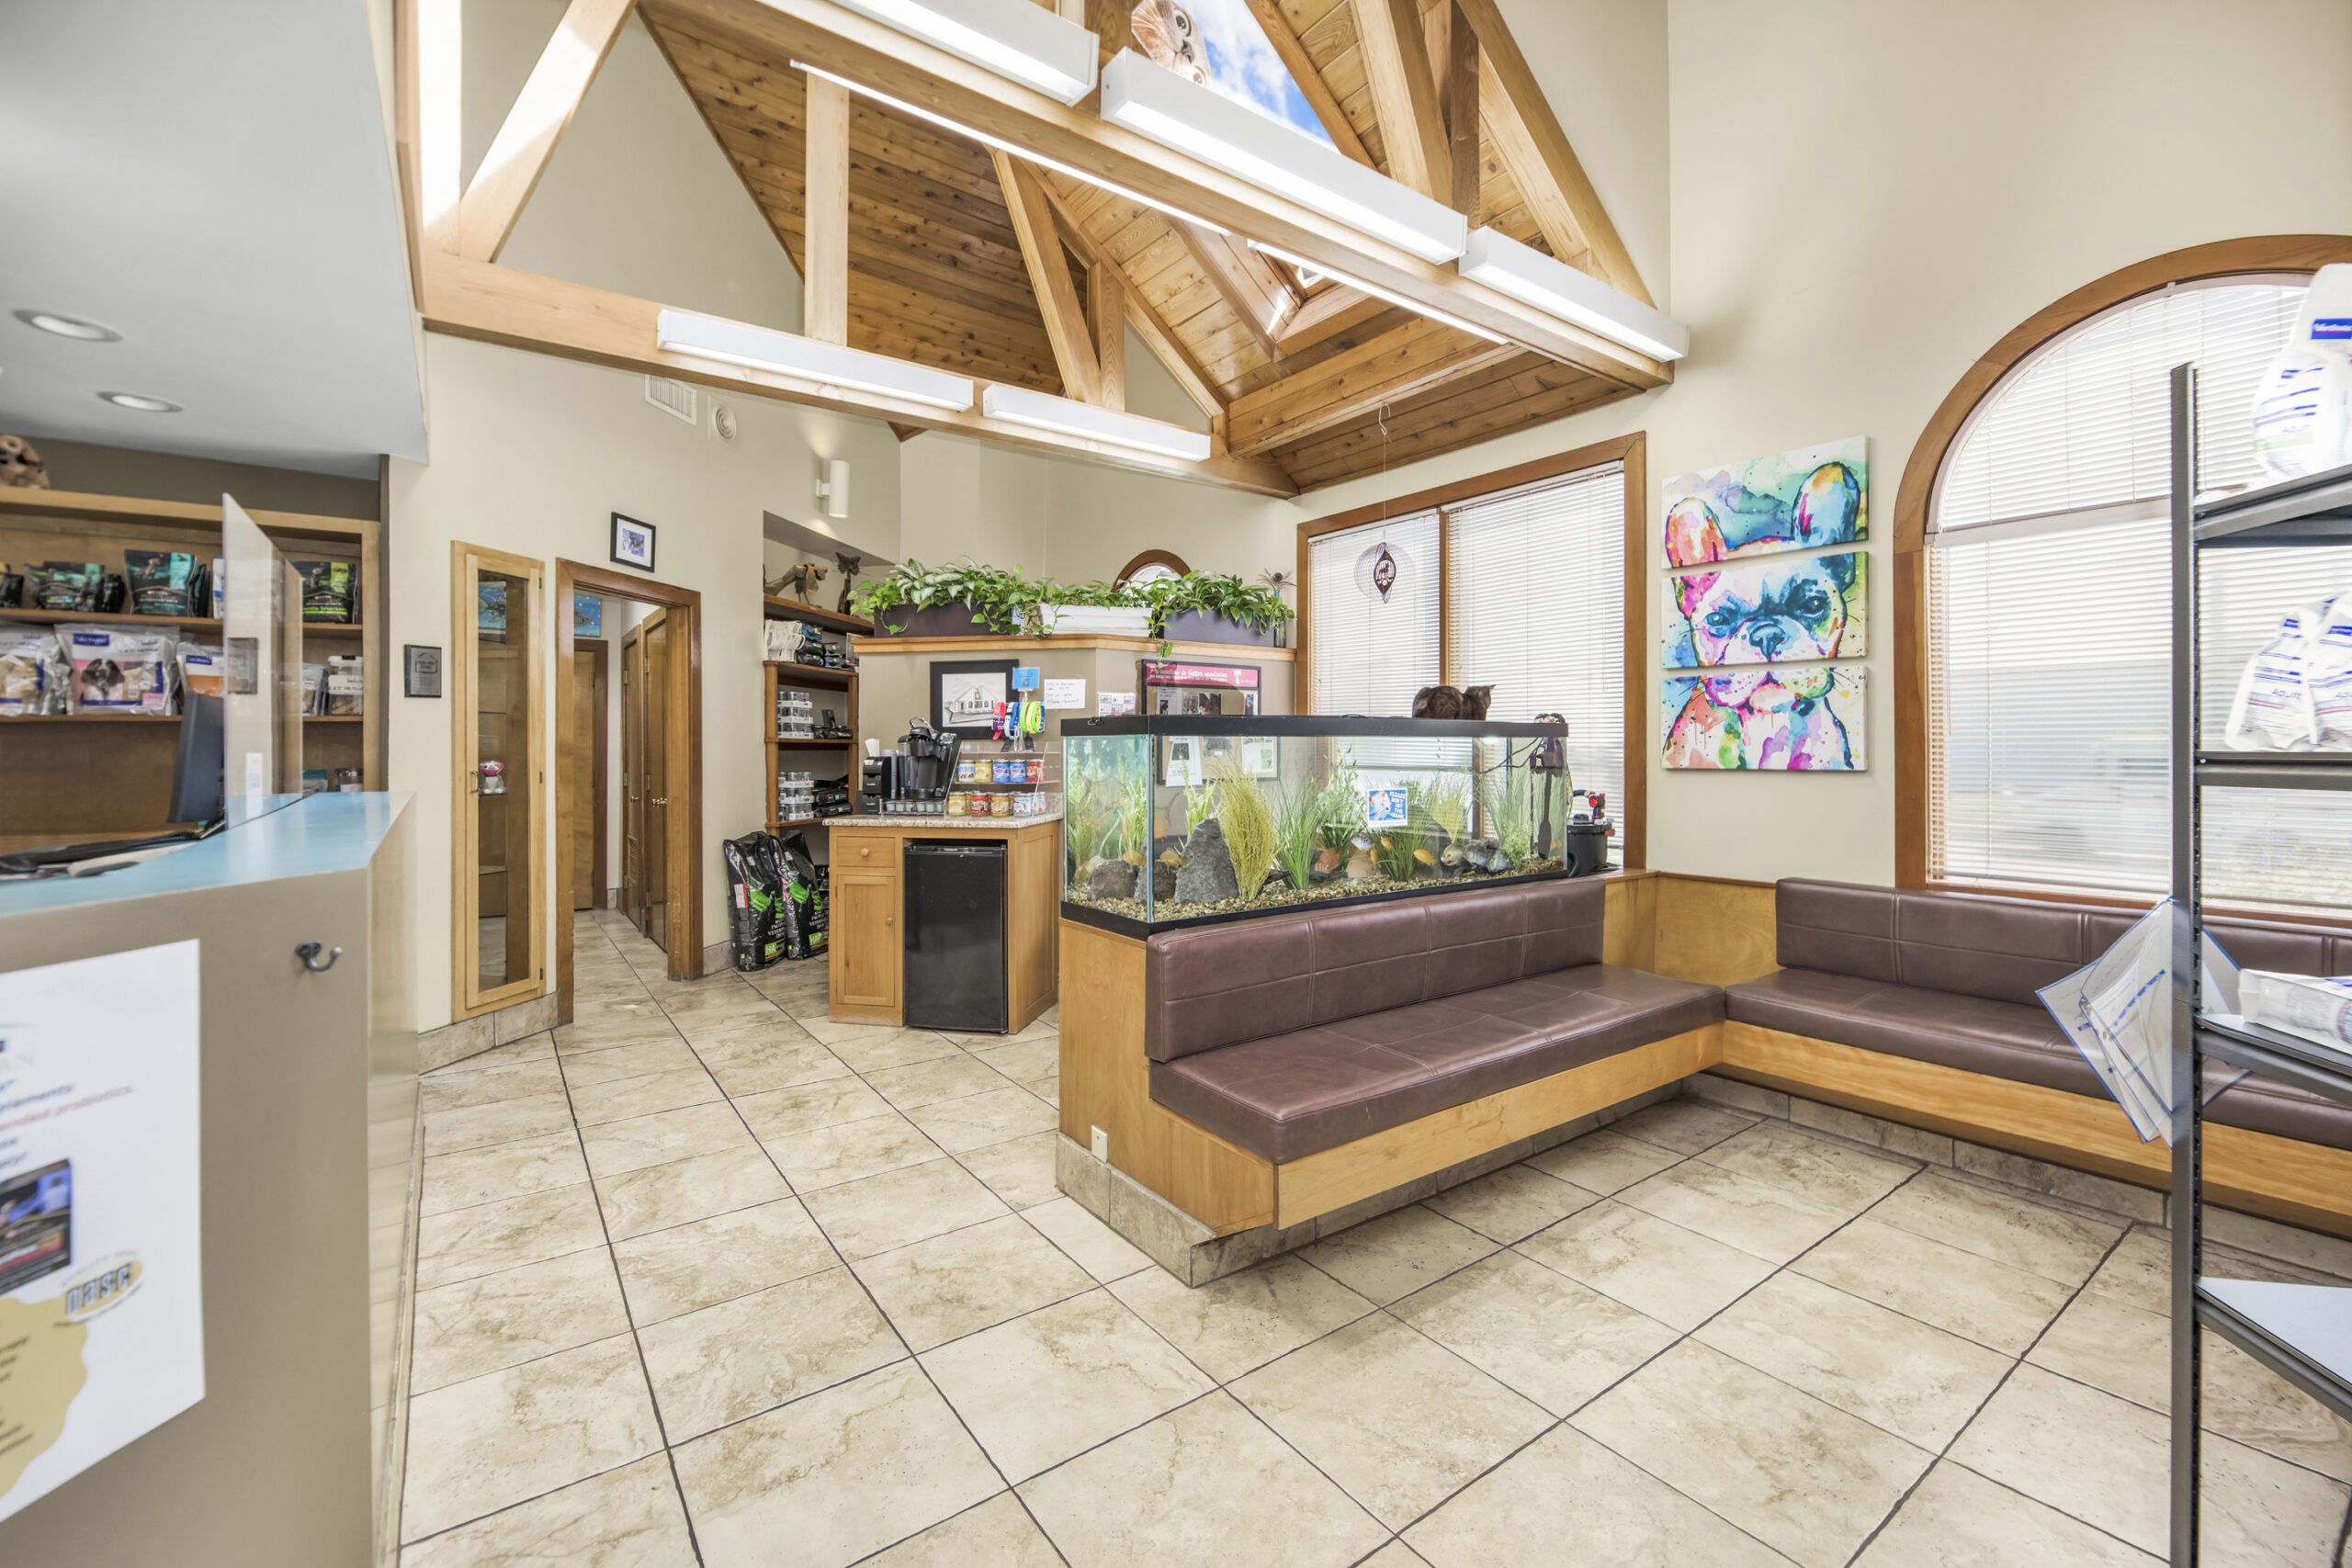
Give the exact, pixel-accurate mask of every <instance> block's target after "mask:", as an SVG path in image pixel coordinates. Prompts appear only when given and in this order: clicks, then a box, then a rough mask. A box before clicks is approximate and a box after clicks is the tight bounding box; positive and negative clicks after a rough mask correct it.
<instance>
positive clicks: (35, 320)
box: [17, 310, 122, 343]
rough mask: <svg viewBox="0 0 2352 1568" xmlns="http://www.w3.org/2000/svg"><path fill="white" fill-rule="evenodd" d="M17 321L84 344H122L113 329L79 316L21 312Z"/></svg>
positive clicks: (51, 311)
mask: <svg viewBox="0 0 2352 1568" xmlns="http://www.w3.org/2000/svg"><path fill="white" fill-rule="evenodd" d="M17 320H18V321H22V322H24V323H25V325H27V326H28V327H39V328H40V330H41V331H43V332H45V333H56V334H57V335H58V336H59V337H70V338H74V339H77V340H78V341H80V342H83V343H120V342H121V341H122V334H121V333H119V332H117V331H115V330H114V329H113V328H112V327H102V326H100V325H98V323H97V322H96V321H84V320H82V319H81V318H80V317H79V316H61V315H59V314H58V313H57V312H56V311H54V310H19V311H17Z"/></svg>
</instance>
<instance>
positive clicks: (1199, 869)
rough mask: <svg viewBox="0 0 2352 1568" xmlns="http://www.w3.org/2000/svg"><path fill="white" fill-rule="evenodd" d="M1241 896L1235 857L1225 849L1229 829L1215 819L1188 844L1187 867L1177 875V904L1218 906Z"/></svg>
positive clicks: (1194, 832)
mask: <svg viewBox="0 0 2352 1568" xmlns="http://www.w3.org/2000/svg"><path fill="white" fill-rule="evenodd" d="M1240 896H1241V887H1240V885H1239V884H1238V883H1237V882H1236V881H1235V880H1234V877H1233V857H1232V856H1231V855H1229V854H1227V853H1226V850H1225V829H1223V828H1221V827H1219V826H1218V825H1217V820H1216V818H1214V817H1212V818H1208V819H1207V820H1206V821H1204V822H1203V823H1202V824H1201V825H1200V826H1199V827H1197V828H1195V829H1193V836H1192V837H1191V838H1190V839H1188V840H1185V842H1184V864H1183V866H1182V868H1181V869H1180V870H1179V871H1178V872H1177V873H1176V902H1178V903H1179V904H1215V903H1218V902H1220V901H1222V900H1224V899H1227V898H1238V897H1240Z"/></svg>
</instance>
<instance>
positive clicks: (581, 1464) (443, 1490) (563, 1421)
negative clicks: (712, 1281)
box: [401, 1334, 662, 1540]
mask: <svg viewBox="0 0 2352 1568" xmlns="http://www.w3.org/2000/svg"><path fill="white" fill-rule="evenodd" d="M661 1446H662V1433H661V1427H659V1426H658V1425H656V1423H655V1422H654V1419H653V1401H652V1399H651V1398H650V1396H649V1395H648V1394H647V1393H646V1388H645V1371H644V1369H643V1368H642V1367H640V1366H639V1364H638V1359H637V1343H636V1341H635V1340H633V1339H632V1338H630V1337H628V1335H626V1334H623V1335H619V1336H616V1337H613V1338H611V1339H600V1340H598V1341H597V1342H596V1343H595V1344H594V1345H582V1346H578V1347H576V1348H572V1349H570V1350H560V1351H558V1352H557V1353H556V1354H554V1355H552V1356H543V1357H541V1358H540V1359H537V1360H536V1361H526V1362H524V1363H523V1364H522V1365H521V1366H519V1367H509V1368H507V1369H506V1370H505V1371H498V1372H492V1373H490V1374H489V1375H488V1376H486V1377H479V1378H471V1379H469V1380H468V1381H466V1382H461V1383H452V1384H451V1385H450V1386H449V1387H447V1388H441V1389H435V1390H434V1391H433V1392H432V1393H421V1394H418V1395H417V1396H416V1397H415V1398H413V1399H412V1400H411V1401H410V1402H409V1413H408V1475H407V1479H406V1482H405V1483H404V1485H403V1488H402V1492H401V1538H402V1539H403V1540H417V1539H418V1538H420V1537H423V1536H428V1535H437V1534H439V1533H440V1532H441V1531H443V1530H445V1529H449V1528H450V1527H451V1526H453V1525H460V1524H464V1523H465V1522H466V1521H467V1520H469V1519H474V1518H479V1517H481V1516H482V1515H484V1514H487V1513H491V1512H492V1511H493V1510H496V1509H499V1508H503V1507H506V1506H508V1505H510V1504H514V1503H519V1502H521V1501H523V1500H524V1499H525V1498H526V1497H537V1495H539V1494H541V1493H543V1492H552V1491H554V1490H555V1489H556V1488H557V1487H559V1486H569V1485H570V1484H571V1483H573V1482H575V1481H579V1480H582V1479H583V1478H585V1477H587V1476H591V1475H594V1474H596V1473H598V1472H602V1471H606V1470H611V1469H614V1468H616V1466H619V1465H624V1464H627V1463H628V1462H629V1461H631V1460H635V1459H640V1458H642V1457H644V1456H645V1455H647V1454H650V1453H652V1452H654V1451H655V1450H658V1449H659V1448H660V1447H661Z"/></svg>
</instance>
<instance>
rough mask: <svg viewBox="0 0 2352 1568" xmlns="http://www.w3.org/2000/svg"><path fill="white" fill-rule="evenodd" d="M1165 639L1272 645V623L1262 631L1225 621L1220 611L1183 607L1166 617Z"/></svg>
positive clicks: (1256, 646)
mask: <svg viewBox="0 0 2352 1568" xmlns="http://www.w3.org/2000/svg"><path fill="white" fill-rule="evenodd" d="M1168 640H1169V641H1170V642H1230V643H1238V644H1240V645H1242V646H1244V647H1248V648H1272V647H1273V646H1275V644H1274V634H1273V629H1272V627H1268V628H1266V629H1265V630H1263V631H1261V630H1260V629H1259V628H1258V627H1256V626H1245V625H1243V624H1242V623H1241V622H1239V621H1228V620H1227V619H1226V618H1225V617H1224V616H1223V615H1210V614H1209V613H1208V612H1207V611H1205V610H1186V611H1185V612H1183V613H1182V615H1171V616H1170V617H1169V619H1168Z"/></svg>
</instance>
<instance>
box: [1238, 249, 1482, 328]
mask: <svg viewBox="0 0 2352 1568" xmlns="http://www.w3.org/2000/svg"><path fill="white" fill-rule="evenodd" d="M1250 248H1251V249H1252V250H1259V251H1263V252H1265V253H1266V254H1268V255H1270V256H1272V257H1273V258H1274V259H1275V260H1276V261H1286V262H1288V263H1290V265H1293V266H1295V267H1313V268H1314V269H1315V270H1316V271H1317V272H1318V273H1320V274H1322V275H1323V276H1325V277H1328V278H1329V279H1330V280H1331V281H1332V282H1334V283H1343V284H1345V285H1347V286H1348V287H1349V288H1360V289H1362V290H1363V292H1365V293H1366V294H1369V295H1371V296H1372V297H1373V298H1374V299H1385V300H1387V301H1388V302H1389V303H1390V304H1391V305H1402V306H1403V307H1404V308H1405V309H1406V310H1410V311H1412V312H1413V313H1414V314H1415V315H1417V316H1426V317H1428V318H1429V319H1430V321H1436V322H1438V323H1440V324H1441V325H1443V326H1449V327H1452V328H1453V329H1454V330H1455V331H1456V332H1464V333H1469V334H1470V335H1471V336H1472V337H1482V338H1485V339H1486V340H1487V342H1488V343H1509V342H1510V339H1509V338H1507V337H1505V336H1503V335H1502V333H1498V332H1496V331H1494V330H1492V329H1491V328H1488V327H1476V326H1472V325H1471V324H1470V323H1469V322H1468V321H1464V320H1463V319H1462V318H1461V317H1459V316H1449V315H1447V314H1446V313H1445V312H1444V311H1442V310H1430V308H1429V307H1428V306H1427V305H1424V304H1422V303H1421V302H1420V301H1419V300H1418V299H1406V298H1405V297H1404V296H1403V295H1401V294H1397V293H1392V292H1391V291H1389V290H1388V289H1385V288H1381V287H1380V285H1378V284H1376V283H1366V282H1365V281H1364V280H1363V278H1361V277H1351V276H1349V275H1348V274H1346V273H1344V272H1340V271H1339V270H1338V269H1336V268H1333V267H1328V266H1325V265H1323V264H1322V263H1321V262H1311V261H1304V260H1302V259H1300V258H1299V257H1297V256H1295V255H1293V254H1290V253H1289V252H1288V251H1285V250H1282V249H1279V248H1277V247H1275V246H1273V245H1270V244H1268V243H1265V242H1264V241H1263V240H1252V241H1250Z"/></svg>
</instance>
